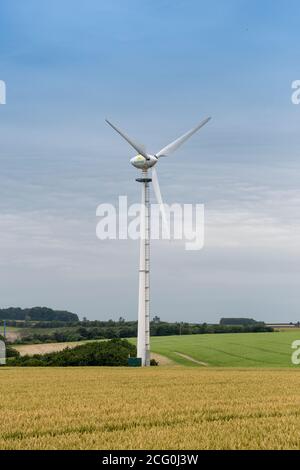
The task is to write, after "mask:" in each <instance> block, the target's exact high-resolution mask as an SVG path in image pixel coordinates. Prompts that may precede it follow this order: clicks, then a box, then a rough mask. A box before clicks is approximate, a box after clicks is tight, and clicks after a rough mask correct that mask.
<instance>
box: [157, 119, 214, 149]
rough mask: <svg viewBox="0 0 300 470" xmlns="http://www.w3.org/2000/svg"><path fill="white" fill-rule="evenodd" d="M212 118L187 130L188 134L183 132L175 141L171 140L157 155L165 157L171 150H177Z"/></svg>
mask: <svg viewBox="0 0 300 470" xmlns="http://www.w3.org/2000/svg"><path fill="white" fill-rule="evenodd" d="M210 120H211V118H210V117H209V118H207V119H204V121H201V122H200V124H198V126H196V127H194V128H193V129H191V130H190V131H188V132H186V134H183V135H182V136H181V137H179V138H178V139H176V140H174V142H171V143H170V144H169V145H167V146H166V147H164V148H163V149H161V150H160V151H159V152H158V153H156V157H158V158H159V157H164V156H166V155H169V154H170V153H171V152H174V151H175V150H177V149H178V147H180V146H181V145H182V144H183V143H184V142H186V141H187V140H188V139H189V138H190V137H191V136H192V135H193V134H195V132H197V131H198V130H199V129H201V127H203V126H205V124H207V123H208V121H210Z"/></svg>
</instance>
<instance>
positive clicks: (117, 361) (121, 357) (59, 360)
mask: <svg viewBox="0 0 300 470" xmlns="http://www.w3.org/2000/svg"><path fill="white" fill-rule="evenodd" d="M129 356H136V347H135V346H134V345H133V344H131V343H129V342H128V341H127V340H121V339H112V340H110V341H103V342H93V343H87V344H83V345H82V346H81V345H79V346H76V347H75V348H73V349H70V348H66V349H64V350H63V351H58V352H54V353H49V354H35V355H34V356H23V357H15V358H14V359H11V361H10V362H9V365H10V366H21V367H33V366H39V367H47V366H52V367H66V366H112V367H113V366H127V360H128V357H129Z"/></svg>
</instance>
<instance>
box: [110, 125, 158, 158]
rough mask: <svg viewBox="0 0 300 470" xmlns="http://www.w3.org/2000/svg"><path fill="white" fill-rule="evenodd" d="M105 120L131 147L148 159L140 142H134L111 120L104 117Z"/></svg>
mask: <svg viewBox="0 0 300 470" xmlns="http://www.w3.org/2000/svg"><path fill="white" fill-rule="evenodd" d="M105 121H106V122H107V124H109V125H110V127H112V128H113V129H114V130H115V131H116V132H117V133H118V134H120V136H121V137H123V139H125V140H126V141H127V142H128V143H129V144H130V145H131V147H133V148H134V149H135V150H136V151H137V152H138V153H139V154H140V155H142V156H143V157H145V158H146V160H148V159H149V157H148V155H147V152H146V149H145V147H144V146H143V145H141V144H138V143H137V142H135V141H134V140H132V139H131V138H130V137H128V135H126V134H125V133H124V132H122V131H121V130H120V129H118V128H117V127H116V126H115V125H114V124H112V123H111V122H109V120H108V119H105Z"/></svg>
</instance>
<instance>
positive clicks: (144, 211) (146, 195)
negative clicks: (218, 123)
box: [106, 117, 211, 366]
mask: <svg viewBox="0 0 300 470" xmlns="http://www.w3.org/2000/svg"><path fill="white" fill-rule="evenodd" d="M210 119H211V118H210V117H209V118H207V119H204V121H201V122H200V123H199V124H198V125H197V126H196V127H194V128H193V129H191V130H190V131H188V132H186V133H185V134H183V135H182V136H181V137H179V138H178V139H176V140H175V141H173V142H171V143H170V144H168V145H167V146H166V147H164V148H163V149H161V150H160V151H159V152H157V153H156V154H154V155H152V154H149V153H148V152H147V151H146V148H145V147H144V146H143V145H141V144H139V143H137V142H136V141H134V140H133V139H131V138H130V137H129V136H128V135H127V134H125V133H124V132H123V131H121V130H120V129H119V128H118V127H116V126H115V125H114V124H112V123H111V122H110V121H108V119H106V122H107V124H109V125H110V126H111V127H112V128H113V129H114V130H115V131H116V132H117V133H118V134H120V136H121V137H123V139H125V140H126V141H127V142H128V143H129V144H130V145H131V147H133V148H134V149H135V150H136V152H138V155H136V156H135V157H133V158H132V159H131V160H130V163H131V164H132V165H133V166H134V167H135V168H137V169H138V170H141V172H142V173H141V177H140V178H137V179H136V181H137V182H138V183H141V184H142V203H141V223H140V265H139V300H138V339H137V355H138V357H139V358H141V362H142V366H149V365H150V217H151V216H150V183H151V182H152V186H153V190H154V194H155V197H156V200H157V203H158V204H159V207H160V212H161V215H162V220H163V224H164V228H165V231H166V233H168V231H169V230H168V222H167V218H166V213H165V209H164V205H163V201H162V197H161V192H160V187H159V183H158V177H157V172H156V169H155V168H154V167H155V165H156V164H157V162H158V160H159V158H162V157H167V156H168V155H169V154H170V153H171V152H174V151H175V150H177V149H178V148H179V147H180V146H181V145H182V144H183V143H184V142H185V141H187V140H188V139H189V138H190V137H191V136H192V135H193V134H195V132H197V131H198V130H199V129H201V127H203V126H204V125H205V124H207V123H208V121H209V120H210ZM150 169H151V177H150V176H149V173H148V171H149V170H150Z"/></svg>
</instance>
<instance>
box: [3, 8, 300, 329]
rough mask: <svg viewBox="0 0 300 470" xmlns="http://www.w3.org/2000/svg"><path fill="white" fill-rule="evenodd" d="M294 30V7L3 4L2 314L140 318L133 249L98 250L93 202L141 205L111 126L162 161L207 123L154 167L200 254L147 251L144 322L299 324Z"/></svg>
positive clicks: (299, 117)
mask: <svg viewBox="0 0 300 470" xmlns="http://www.w3.org/2000/svg"><path fill="white" fill-rule="evenodd" d="M299 21H300V5H299V2H297V1H293V0H290V1H289V2H288V3H287V2H284V1H279V0H277V1H276V0H273V1H269V0H263V1H256V0H253V1H241V0H240V1H238V0H237V1H230V0H228V1H226V2H224V1H223V0H219V1H211V2H204V1H200V0H185V1H183V0H182V1H176V0H173V1H167V0H165V1H164V0H160V1H158V0H152V1H146V0H140V1H136V0H127V1H126V2H125V1H121V0H120V1H114V0H112V1H109V2H108V1H99V0H98V1H96V0H86V1H85V2H82V1H77V0H60V1H58V0H51V1H50V0H48V1H43V2H41V1H38V0H27V1H26V2H20V1H17V0H2V1H1V7H0V79H1V80H5V82H6V85H7V104H6V105H5V106H0V139H1V150H0V159H1V173H0V185H1V192H2V198H1V200H0V224H1V231H0V253H1V255H0V298H1V306H2V307H6V306H10V305H15V306H22V307H27V306H32V305H48V306H51V307H53V308H64V309H69V310H72V311H75V312H78V313H79V314H80V315H86V316H88V317H89V318H110V317H113V318H117V317H118V316H120V315H123V316H125V317H126V318H131V319H134V318H136V310H137V306H136V303H137V263H138V246H137V244H136V243H135V242H131V241H128V242H100V241H99V240H97V239H96V237H95V227H96V223H97V219H96V216H95V212H96V207H97V205H98V204H99V203H101V202H111V203H115V202H116V201H117V198H118V195H119V194H128V196H129V198H130V200H131V201H132V202H136V201H138V199H139V188H138V187H137V186H136V185H135V184H134V178H135V177H136V173H135V170H134V169H133V168H132V167H130V165H129V164H128V161H129V159H130V158H131V157H132V156H133V154H132V152H131V150H130V147H128V146H126V144H125V143H123V142H122V141H121V140H120V139H119V138H118V136H116V135H114V133H113V132H112V131H111V129H110V128H108V126H106V125H105V123H104V118H105V117H110V118H111V119H112V120H113V121H115V122H117V123H119V124H120V125H121V126H122V127H123V128H125V129H126V130H127V131H128V133H129V134H132V135H133V136H137V137H138V139H139V140H140V141H142V142H145V143H146V144H148V146H149V148H150V150H154V151H155V150H157V149H159V148H161V147H162V146H163V145H165V144H166V143H168V142H169V141H170V140H172V139H173V138H175V137H177V136H178V135H179V134H180V133H182V132H184V131H186V130H187V129H189V128H190V127H192V126H193V125H194V124H196V123H197V122H198V121H199V120H200V119H202V118H204V117H206V116H207V115H212V116H213V120H212V121H211V123H210V124H209V125H208V126H207V127H206V128H205V129H203V130H202V131H201V134H200V133H199V135H197V136H195V137H194V138H193V139H192V140H191V141H190V142H189V143H188V144H186V146H185V147H183V148H182V150H180V151H178V153H176V154H174V156H172V157H170V158H169V159H168V161H166V159H165V160H164V161H162V162H161V165H160V168H159V176H160V182H161V187H162V191H163V195H164V199H165V201H166V202H198V203H204V204H205V211H206V244H205V249H204V250H203V251H201V252H198V253H193V254H191V253H187V252H185V251H184V250H183V249H182V247H178V246H177V245H176V246H175V245H172V244H171V245H169V244H164V243H163V242H157V243H154V244H153V249H152V312H153V314H157V315H159V316H161V317H162V318H165V319H167V320H182V319H186V320H190V321H217V320H218V319H219V318H220V316H224V315H239V316H240V315H251V316H253V317H255V318H258V319H265V320H269V321H280V320H281V321H287V320H289V321H292V320H298V319H299V314H298V312H299V305H300V294H299V292H300V290H299V270H300V249H299V248H300V245H299V235H300V210H299V203H300V189H299V177H300V146H299V130H298V129H299V123H300V106H295V105H292V103H291V83H292V81H293V80H297V79H300V70H299V69H300V65H299V61H298V60H297V57H298V49H297V46H298V43H299Z"/></svg>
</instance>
